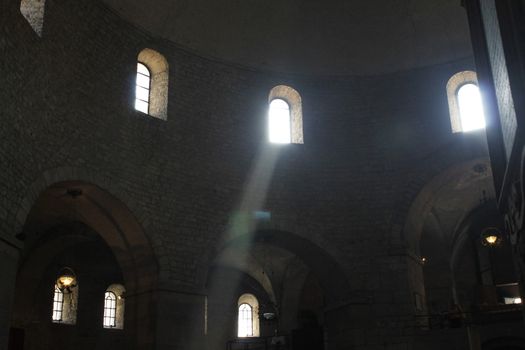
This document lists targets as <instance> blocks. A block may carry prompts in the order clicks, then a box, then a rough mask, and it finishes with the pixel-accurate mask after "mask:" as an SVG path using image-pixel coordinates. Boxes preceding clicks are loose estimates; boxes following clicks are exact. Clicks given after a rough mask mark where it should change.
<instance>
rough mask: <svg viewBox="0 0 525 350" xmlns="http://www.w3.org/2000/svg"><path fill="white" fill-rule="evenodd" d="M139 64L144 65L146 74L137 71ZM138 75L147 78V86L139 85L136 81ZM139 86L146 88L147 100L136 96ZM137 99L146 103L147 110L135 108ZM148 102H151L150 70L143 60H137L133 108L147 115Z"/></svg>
mask: <svg viewBox="0 0 525 350" xmlns="http://www.w3.org/2000/svg"><path fill="white" fill-rule="evenodd" d="M139 66H142V67H144V68H145V69H146V71H147V72H148V75H146V74H144V73H142V72H140V71H139ZM139 75H140V76H143V77H145V78H147V80H148V84H147V85H148V87H145V86H142V85H139V82H138V80H139V79H138V78H139ZM139 88H141V89H146V90H147V92H148V99H147V101H146V100H143V99H141V98H139V97H138V93H137V90H138V89H139ZM137 101H140V102H143V103H145V104H146V106H147V111H146V112H144V111H143V110H140V109H138V108H137ZM150 102H151V70H150V69H149V68H148V66H147V65H146V64H145V63H144V62H141V61H137V74H136V77H135V110H136V111H139V112H142V113H144V114H148V115H149V112H150Z"/></svg>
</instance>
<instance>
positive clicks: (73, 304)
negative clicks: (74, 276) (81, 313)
mask: <svg viewBox="0 0 525 350" xmlns="http://www.w3.org/2000/svg"><path fill="white" fill-rule="evenodd" d="M78 288H79V287H78V282H77V281H75V282H74V283H73V284H70V285H61V284H60V283H58V282H56V283H55V284H54V291H53V309H52V313H51V321H52V322H53V323H62V324H75V323H76V322H77V305H78Z"/></svg>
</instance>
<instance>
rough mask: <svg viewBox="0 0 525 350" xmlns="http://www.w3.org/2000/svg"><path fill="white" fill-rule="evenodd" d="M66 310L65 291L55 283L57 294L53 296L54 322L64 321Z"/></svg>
mask: <svg viewBox="0 0 525 350" xmlns="http://www.w3.org/2000/svg"><path fill="white" fill-rule="evenodd" d="M63 311H64V292H62V291H61V290H60V288H58V286H57V285H56V284H55V294H54V296H53V314H52V316H51V319H52V320H53V322H62V313H63Z"/></svg>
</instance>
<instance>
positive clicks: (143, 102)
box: [135, 62, 151, 114]
mask: <svg viewBox="0 0 525 350" xmlns="http://www.w3.org/2000/svg"><path fill="white" fill-rule="evenodd" d="M150 88H151V74H150V71H149V69H148V67H146V66H145V65H144V64H142V63H140V62H138V63H137V81H136V86H135V109H136V110H137V111H141V112H143V113H146V114H149V97H150V96H149V95H150Z"/></svg>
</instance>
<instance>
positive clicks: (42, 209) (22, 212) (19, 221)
mask: <svg viewBox="0 0 525 350" xmlns="http://www.w3.org/2000/svg"><path fill="white" fill-rule="evenodd" d="M99 184H102V185H99ZM103 186H104V187H103ZM105 188H112V186H111V181H110V180H109V179H108V178H104V177H100V176H98V175H96V174H94V173H92V172H89V171H82V170H81V169H77V168H58V169H53V170H49V171H46V172H45V173H44V174H43V176H41V177H40V178H39V179H38V180H37V181H35V182H34V183H33V184H32V185H31V186H30V187H29V189H28V190H27V191H26V194H25V196H24V197H23V199H22V201H21V204H20V206H19V209H18V211H17V214H16V223H15V227H16V230H15V231H14V232H15V233H16V238H17V239H18V242H19V245H20V247H21V248H23V247H24V245H25V243H24V242H23V241H24V240H25V239H28V237H31V236H32V235H33V233H34V232H36V231H35V228H36V229H38V230H45V229H47V228H50V227H53V226H55V225H57V224H60V223H65V222H80V223H82V224H84V225H86V226H88V227H90V228H91V229H92V230H93V231H95V232H96V233H97V234H98V235H99V236H100V237H101V238H102V240H103V241H104V242H105V243H106V244H107V246H109V248H110V250H111V251H112V252H113V254H114V256H115V259H116V261H117V263H118V265H119V267H120V269H121V271H122V275H123V278H124V282H125V286H126V291H127V293H126V322H127V324H126V332H128V334H129V335H130V337H131V338H132V339H131V340H130V341H131V343H132V344H136V345H137V346H138V347H139V348H143V347H149V346H151V344H152V343H153V342H154V335H153V334H152V328H151V327H150V326H148V325H152V324H153V322H154V300H153V297H152V292H153V291H154V290H155V288H156V287H157V283H158V282H157V280H158V271H159V267H158V262H157V260H156V258H155V255H154V252H153V249H152V245H151V242H150V239H149V237H148V236H147V235H146V233H145V231H144V227H143V225H142V224H141V222H146V220H140V219H139V217H137V216H136V215H135V214H134V213H133V212H132V211H131V210H130V209H129V208H128V207H127V205H126V204H124V202H122V201H121V200H120V199H118V198H117V197H115V196H114V195H113V194H111V193H110V192H108V191H107V190H106V189H105ZM142 215H143V216H142V218H145V216H144V214H143V213H142Z"/></svg>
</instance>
